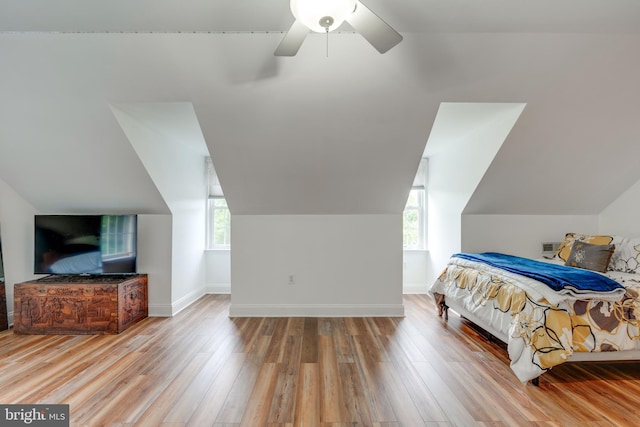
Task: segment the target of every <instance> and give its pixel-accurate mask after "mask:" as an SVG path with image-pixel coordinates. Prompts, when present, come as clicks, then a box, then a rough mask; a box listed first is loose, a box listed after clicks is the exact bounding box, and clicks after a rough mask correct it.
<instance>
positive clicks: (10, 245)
mask: <svg viewBox="0 0 640 427" xmlns="http://www.w3.org/2000/svg"><path fill="white" fill-rule="evenodd" d="M37 213H38V211H37V210H36V209H35V208H34V207H33V206H32V205H31V204H30V203H29V202H27V201H26V200H25V199H24V198H22V197H21V196H20V195H19V194H18V193H16V192H15V190H14V189H13V188H11V187H10V186H9V185H8V184H7V183H6V182H5V181H3V180H2V179H0V238H1V239H2V258H3V261H4V273H5V294H6V297H7V314H8V317H9V324H10V325H11V324H13V285H14V284H15V283H20V282H24V281H27V280H30V279H33V278H35V277H36V276H35V275H34V274H33V227H34V225H33V216H34V215H35V214H37Z"/></svg>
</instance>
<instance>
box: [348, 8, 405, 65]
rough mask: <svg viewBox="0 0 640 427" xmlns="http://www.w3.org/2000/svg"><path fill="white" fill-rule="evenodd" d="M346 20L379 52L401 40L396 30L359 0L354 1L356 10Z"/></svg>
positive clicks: (386, 49) (383, 51)
mask: <svg viewBox="0 0 640 427" xmlns="http://www.w3.org/2000/svg"><path fill="white" fill-rule="evenodd" d="M347 22H348V23H349V24H350V25H351V26H352V27H353V28H354V29H355V30H356V31H357V32H359V33H360V34H362V37H364V38H365V39H367V41H368V42H369V43H371V45H372V46H373V47H375V48H376V49H377V50H378V52H380V53H385V52H386V51H388V50H389V49H391V48H392V47H394V46H395V45H397V44H398V43H400V42H401V41H402V36H401V35H400V34H399V33H398V32H397V31H396V30H394V29H393V28H391V26H389V24H387V23H386V22H384V21H383V20H382V19H381V18H380V17H379V16H378V15H376V14H375V13H373V12H372V11H371V9H369V8H368V7H367V6H365V5H364V4H362V3H361V2H359V1H356V10H354V12H353V14H351V15H350V16H349V17H347Z"/></svg>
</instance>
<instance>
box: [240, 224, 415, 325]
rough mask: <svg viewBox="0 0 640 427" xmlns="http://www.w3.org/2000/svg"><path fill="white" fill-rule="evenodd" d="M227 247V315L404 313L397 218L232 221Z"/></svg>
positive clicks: (397, 314) (399, 228)
mask: <svg viewBox="0 0 640 427" xmlns="http://www.w3.org/2000/svg"><path fill="white" fill-rule="evenodd" d="M231 242H232V257H231V281H232V287H231V309H230V315H232V316H365V315H382V316H400V315H403V313H404V308H403V305H402V216H401V215H400V214H397V215H234V216H233V220H232V229H231ZM290 275H293V278H294V281H295V284H292V285H291V284H288V282H289V276H290Z"/></svg>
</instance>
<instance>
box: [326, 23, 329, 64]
mask: <svg viewBox="0 0 640 427" xmlns="http://www.w3.org/2000/svg"><path fill="white" fill-rule="evenodd" d="M326 33H327V58H328V57H329V27H327V31H326Z"/></svg>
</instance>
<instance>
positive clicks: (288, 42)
mask: <svg viewBox="0 0 640 427" xmlns="http://www.w3.org/2000/svg"><path fill="white" fill-rule="evenodd" d="M291 13H293V16H294V17H295V18H296V20H295V22H294V23H293V25H292V26H291V28H290V29H289V31H288V32H287V33H286V34H285V35H284V37H283V39H282V41H281V42H280V44H279V45H278V47H277V48H276V51H275V52H274V55H275V56H295V54H296V53H297V52H298V49H300V46H302V42H304V39H305V38H306V37H307V34H309V31H310V30H311V31H315V32H318V33H327V34H328V33H329V32H330V31H333V30H335V29H336V28H338V27H339V26H340V25H341V24H342V23H343V22H344V21H347V22H348V23H349V24H350V25H351V26H352V27H353V29H354V30H356V31H357V32H358V33H360V34H361V35H362V36H363V37H364V38H365V39H366V40H367V41H368V42H369V43H371V45H372V46H373V47H374V48H376V49H377V50H378V52H380V53H385V52H386V51H388V50H389V49H391V48H392V47H394V46H395V45H397V44H398V43H400V42H401V41H402V36H401V35H400V34H398V32H397V31H396V30H394V29H393V28H391V26H389V24H387V23H386V22H384V21H383V20H382V19H381V18H380V17H379V16H378V15H376V14H375V13H373V12H372V11H371V9H369V8H368V7H366V6H365V5H364V4H362V3H361V2H360V1H358V0H291Z"/></svg>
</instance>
